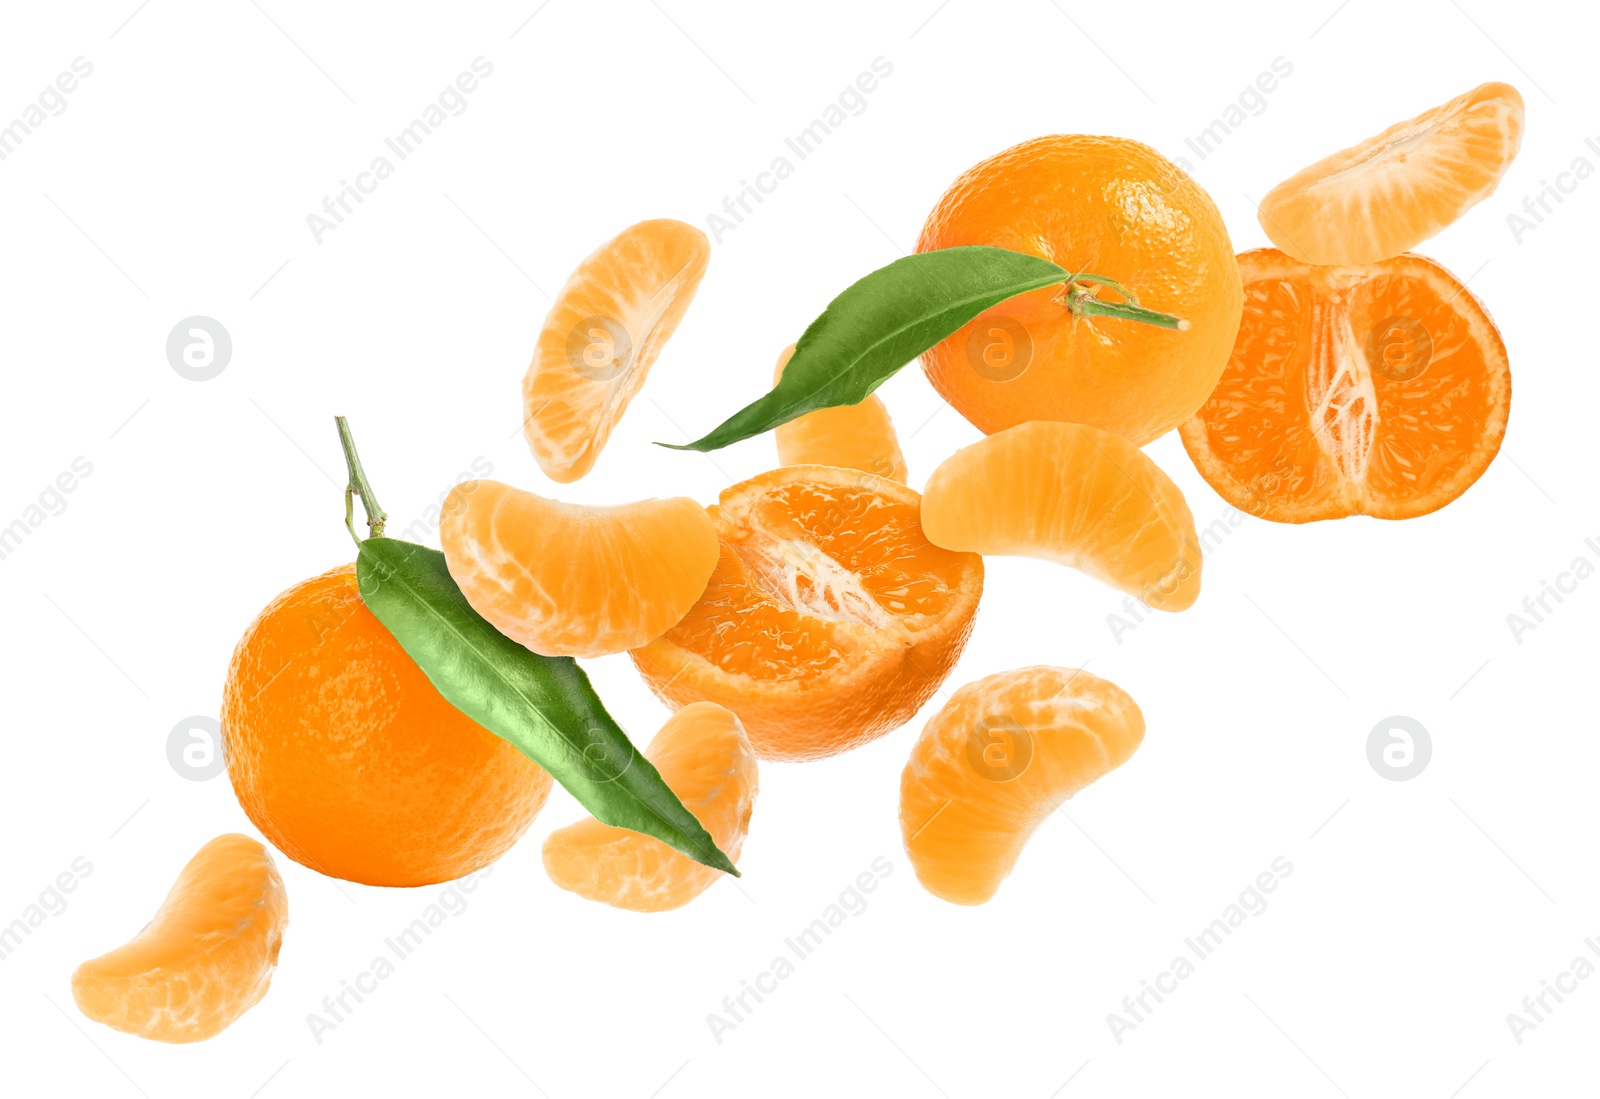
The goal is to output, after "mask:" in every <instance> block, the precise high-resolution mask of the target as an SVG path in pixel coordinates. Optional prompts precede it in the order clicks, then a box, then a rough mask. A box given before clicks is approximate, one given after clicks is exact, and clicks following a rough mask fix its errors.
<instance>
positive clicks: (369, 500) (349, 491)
mask: <svg viewBox="0 0 1600 1099" xmlns="http://www.w3.org/2000/svg"><path fill="white" fill-rule="evenodd" d="M333 422H334V424H335V426H337V427H338V429H339V446H340V448H341V449H342V450H343V451H344V466H345V469H346V470H347V471H349V474H350V481H349V483H348V484H346V485H345V486H344V525H345V529H346V530H348V531H349V532H350V537H351V538H354V539H355V540H356V545H357V546H360V545H361V536H360V535H359V534H357V533H356V526H355V498H356V497H357V496H359V497H361V507H362V509H363V510H364V511H366V513H367V531H368V537H371V538H381V537H383V524H384V522H385V521H386V520H388V518H389V516H388V515H387V514H385V512H384V510H383V508H382V507H381V506H380V505H379V504H378V496H377V493H375V492H373V491H372V484H371V482H369V481H368V480H367V471H366V470H364V469H362V468H361V456H360V455H359V454H357V453H356V440H355V437H354V436H353V435H351V434H350V424H349V422H348V421H347V420H346V419H345V418H344V417H343V416H335V417H334V418H333Z"/></svg>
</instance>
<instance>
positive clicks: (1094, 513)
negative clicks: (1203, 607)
mask: <svg viewBox="0 0 1600 1099" xmlns="http://www.w3.org/2000/svg"><path fill="white" fill-rule="evenodd" d="M922 529H923V530H924V531H925V532H926V533H927V535H928V540H929V541H931V542H932V543H933V544H934V545H936V546H943V547H945V548H946V549H953V550H971V551H973V552H974V553H981V554H983V555H985V556H991V555H999V556H1005V555H1015V556H1021V557H1039V558H1043V559H1044V560H1046V561H1055V562H1057V563H1059V564H1063V565H1070V566H1071V567H1073V568H1075V569H1079V570H1080V571H1082V572H1086V573H1088V574H1089V575H1090V576H1093V577H1095V578H1096V579H1097V580H1101V581H1103V582H1105V583H1107V584H1110V585H1111V586H1112V587H1114V588H1117V589H1119V590H1121V591H1125V592H1128V593H1129V594H1131V595H1134V596H1137V597H1138V598H1139V599H1141V600H1143V601H1144V602H1145V603H1146V604H1148V605H1149V606H1151V607H1154V608H1155V609H1157V610H1163V611H1181V610H1184V609H1185V608H1187V607H1189V606H1190V605H1192V604H1193V603H1194V601H1195V599H1196V598H1197V597H1198V596H1199V594H1200V543H1199V540H1198V539H1197V538H1196V537H1195V532H1194V517H1193V516H1192V515H1190V513H1189V505H1188V504H1186V503H1185V502H1184V499H1183V493H1182V492H1181V491H1179V489H1178V486H1177V485H1175V484H1173V483H1172V479H1171V478H1169V477H1168V476H1167V475H1166V474H1165V473H1163V472H1162V471H1161V468H1160V467H1159V466H1157V465H1156V464H1155V463H1154V462H1152V461H1151V460H1150V459H1149V458H1147V457H1145V455H1144V452H1143V451H1141V450H1140V449H1139V448H1138V447H1136V446H1134V445H1133V444H1132V443H1130V442H1128V441H1127V440H1126V439H1123V438H1122V437H1121V436H1118V435H1113V434H1111V433H1110V432H1107V431H1100V430H1099V429H1097V428H1092V427H1088V426H1086V425H1083V424H1071V423H1061V422H1059V421H1055V420H1035V421H1033V422H1031V423H1025V424H1018V425H1017V426H1016V427H1013V428H1007V429H1006V430H1005V431H1001V432H997V433H995V434H994V435H990V436H989V437H988V438H986V439H983V440H981V441H979V442H977V443H974V444H973V445H971V446H969V447H966V448H964V449H962V450H958V451H956V452H955V453H954V454H952V455H951V456H950V457H948V458H946V459H945V460H944V461H943V462H941V463H940V464H939V468H938V469H936V470H934V471H933V476H932V477H930V478H928V485H927V487H926V488H925V489H924V490H923V493H922Z"/></svg>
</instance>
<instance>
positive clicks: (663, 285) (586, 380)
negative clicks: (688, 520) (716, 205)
mask: <svg viewBox="0 0 1600 1099" xmlns="http://www.w3.org/2000/svg"><path fill="white" fill-rule="evenodd" d="M710 258H711V242H710V241H708V240H707V239H706V235H705V234H704V233H702V232H701V231H700V230H699V229H696V228H695V227H694V226H692V225H686V224H684V223H683V222H681V221H673V220H671V219H670V218H658V219H656V220H654V221H641V222H639V224H637V225H633V226H630V227H629V228H627V229H624V230H623V231H622V232H621V233H618V234H617V235H616V236H615V237H613V238H612V239H611V240H609V241H607V242H606V243H604V244H602V245H601V246H600V247H599V248H597V249H596V250H595V252H594V254H593V255H591V256H590V257H589V258H588V259H586V260H584V261H583V263H582V264H580V265H579V266H578V269H577V270H576V271H574V272H573V273H572V277H571V278H569V279H568V280H567V284H566V286H564V287H562V289H561V293H560V294H558V295H557V296H556V300H555V304H553V305H552V306H551V307H550V312H549V314H548V315H547V316H546V317H545V319H544V327H543V328H542V329H540V331H539V342H538V345H537V347H536V348H535V349H534V353H533V362H532V363H531V364H529V366H528V373H527V375H526V376H525V377H524V378H523V381H522V401H523V434H524V435H525V436H527V439H528V447H529V449H531V450H532V451H533V457H534V459H535V460H536V461H538V463H539V468H540V469H542V470H544V472H545V474H546V475H547V476H548V477H550V479H551V480H553V481H562V482H567V481H576V480H577V479H578V478H580V477H582V476H583V475H584V474H585V473H588V472H589V470H590V469H591V468H592V467H593V466H594V462H595V459H596V458H598V457H599V456H600V451H601V449H602V448H603V447H604V446H605V445H606V440H607V439H609V438H610V437H611V429H612V428H613V427H615V426H616V424H617V421H618V420H620V419H621V418H622V414H623V413H624V412H625V411H627V408H628V402H629V401H631V400H633V397H634V394H636V393H638V392H639V387H640V386H642V385H644V379H645V375H647V374H648V373H649V372H650V367H651V366H652V365H653V364H654V363H655V361H656V356H658V355H660V354H661V348H662V345H663V344H665V343H666V342H667V338H668V337H670V336H671V335H672V333H673V332H674V331H675V330H676V329H677V327H678V322H679V321H681V320H683V314H684V312H685V311H686V310H687V309H688V308H689V302H690V301H692V300H693V299H694V292H695V290H696V289H697V288H698V287H699V285H700V279H701V276H703V275H704V274H705V273H706V263H707V261H708V260H709V259H710Z"/></svg>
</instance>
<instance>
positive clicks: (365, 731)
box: [222, 417, 738, 886]
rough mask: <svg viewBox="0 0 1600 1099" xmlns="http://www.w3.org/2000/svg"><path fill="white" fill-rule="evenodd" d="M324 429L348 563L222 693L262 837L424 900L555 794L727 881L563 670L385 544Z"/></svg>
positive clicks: (633, 753)
mask: <svg viewBox="0 0 1600 1099" xmlns="http://www.w3.org/2000/svg"><path fill="white" fill-rule="evenodd" d="M336 420H337V424H338V429H339V438H340V443H341V446H342V448H343V450H344V456H345V463H346V465H347V467H348V469H349V475H350V480H349V485H348V487H347V488H346V490H345V526H346V527H347V528H348V529H349V531H350V536H351V537H352V538H353V539H355V542H356V561H355V563H354V564H347V565H341V566H339V567H338V568H335V569H333V570H331V571H329V572H327V573H324V574H323V575H321V576H318V577H314V578H312V579H310V580H306V581H304V582H302V583H299V584H296V585H295V586H294V587H292V588H290V589H289V590H288V591H286V592H284V593H283V594H282V595H280V596H278V597H277V598H276V599H274V600H273V601H272V602H271V603H270V604H268V606H267V607H266V609H264V610H263V611H262V612H261V614H260V615H259V616H258V617H257V618H256V620H255V621H254V622H253V623H251V625H250V627H249V628H248V629H247V630H246V631H245V634H244V636H243V637H242V638H241V639H240V641H239V644H238V646H237V647H236V648H235V650H234V653H233V659H232V662H231V663H230V665H229V668H228V679H227V684H226V686H225V688H224V692H223V704H222V743H223V751H224V755H225V757H226V759H227V766H228V777H229V779H230V780H231V781H232V783H233V789H234V793H235V794H236V795H237V796H238V798H239V804H240V805H241V806H242V807H243V808H244V811H245V813H246V814H247V815H248V816H249V817H250V819H251V821H253V822H254V823H255V825H256V827H257V828H259V829H260V830H261V833H262V834H263V835H264V836H266V838H267V839H268V840H270V841H271V842H272V843H273V844H274V845H275V846H276V847H277V848H278V849H279V850H280V851H282V852H283V853H284V854H285V855H288V856H289V857H290V858H291V859H294V860H295V861H296V862H298V863H301V864H302V865H304V866H308V867H310V868H311V869H313V870H317V871H320V872H321V873H323V874H327V875H329V876H331V877H336V878H344V879H347V880H350V881H355V882H361V883H362V884H365V885H387V886H417V885H429V884H433V883H436V882H442V881H449V880H451V879H454V878H459V877H462V876H464V875H466V874H470V873H472V872H474V871H476V870H480V869H482V868H483V867H485V866H487V865H488V864H489V863H491V862H493V861H494V860H495V859H497V858H498V857H499V856H500V855H502V854H503V853H505V851H506V850H507V849H509V848H510V847H511V845H512V844H513V843H515V842H516V841H517V839H518V837H520V836H521V835H522V833H523V832H524V831H526V829H527V827H528V825H529V824H530V823H531V822H532V821H533V818H534V815H535V814H536V813H538V811H539V810H540V808H541V807H543V805H544V803H545V799H546V798H547V797H548V796H549V793H550V786H551V779H552V778H554V779H555V781H557V782H559V783H561V785H562V786H564V787H565V788H566V789H567V790H568V792H570V793H571V794H572V795H573V796H574V797H575V798H576V799H577V800H578V802H579V803H580V804H581V805H583V807H584V808H586V809H588V810H589V812H590V813H592V814H594V816H595V818H596V819H597V820H599V821H601V822H602V823H605V824H610V825H614V826H616V827H619V828H628V829H631V830H633V831H636V832H642V833H644V834H645V835H649V836H653V837H655V838H657V839H659V840H661V841H662V842H664V843H666V844H668V845H669V846H671V847H673V848H674V849H676V850H679V851H682V852H683V853H684V854H686V855H688V856H689V857H690V858H692V859H695V860H696V861H697V862H701V863H703V864H705V865H707V866H711V867H713V868H715V869H717V870H721V871H723V872H724V873H729V874H733V875H735V876H737V874H738V871H737V870H736V869H735V868H734V865H733V863H732V861H731V860H729V858H728V857H727V855H725V854H724V853H723V852H722V851H721V850H719V849H718V848H717V845H716V843H715V841H714V840H713V839H712V838H711V836H710V834H709V833H708V832H707V831H706V829H705V828H704V826H702V825H701V823H700V821H699V820H698V819H696V817H695V816H694V814H693V813H691V812H690V811H689V810H688V809H687V808H685V806H684V804H683V802H682V801H681V800H680V799H679V798H678V796H677V795H676V794H674V793H673V792H672V790H671V789H670V788H669V787H668V786H667V784H666V782H665V781H664V780H663V779H662V778H661V775H660V772H658V771H657V770H656V768H655V766H654V765H653V764H652V763H651V762H650V761H649V760H648V759H646V758H645V757H644V756H643V755H642V754H641V753H640V752H639V751H638V750H637V749H636V748H635V747H634V745H633V743H632V742H631V741H630V740H629V739H628V736H627V734H626V733H625V732H623V730H622V728H621V727H620V726H619V725H618V724H617V723H616V721H615V720H613V719H612V717H611V715H610V714H609V713H607V712H606V709H605V706H604V705H603V704H602V702H601V701H600V698H599V696H598V695H597V694H596V693H595V691H594V688H593V687H592V686H591V685H590V683H589V678H588V676H587V675H585V674H584V671H583V669H582V668H580V667H579V666H578V664H577V663H576V662H575V661H574V660H572V659H571V658H570V657H547V656H540V655H539V654H537V653H534V652H531V651H529V650H528V649H526V648H524V647H523V646H522V645H520V644H518V643H517V642H516V641H513V640H512V639H511V638H509V637H507V636H505V635H504V634H502V633H501V632H500V631H499V630H497V629H496V628H495V627H494V626H493V625H491V624H490V623H489V622H488V620H487V619H485V618H484V617H483V616H482V615H481V614H479V613H478V612H477V611H475V610H473V608H472V607H471V605H470V604H468V602H467V599H466V597H465V596H464V595H463V594H462V592H461V589H460V588H459V587H458V586H457V585H456V583H455V581H454V580H453V579H452V578H451V576H450V572H449V570H448V568H447V567H446V564H445V559H444V554H442V553H440V552H439V551H438V550H435V549H430V548H428V547H426V546H419V545H415V544H413V543H411V542H405V541H401V540H399V539H395V538H386V537H384V535H383V530H384V522H385V520H386V518H387V516H385V514H384V512H383V509H382V508H381V507H380V506H379V505H378V501H377V497H376V495H375V493H374V492H373V489H372V486H371V484H370V483H369V482H368V480H367V475H366V472H365V471H364V469H363V468H362V465H361V460H360V458H359V457H358V456H357V454H356V449H355V441H354V439H353V438H352V436H351V434H350V429H349V425H348V424H347V423H346V422H345V421H344V418H343V417H337V418H336ZM357 498H359V499H360V501H361V504H362V507H363V509H364V510H365V512H366V516H367V526H368V531H369V533H368V536H367V537H362V536H361V535H359V534H357V533H356V525H355V522H354V520H353V511H354V501H355V499H357Z"/></svg>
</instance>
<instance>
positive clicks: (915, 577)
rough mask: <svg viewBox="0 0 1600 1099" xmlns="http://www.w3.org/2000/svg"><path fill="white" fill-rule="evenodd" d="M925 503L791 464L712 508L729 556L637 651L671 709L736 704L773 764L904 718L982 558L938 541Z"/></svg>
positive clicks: (956, 651)
mask: <svg viewBox="0 0 1600 1099" xmlns="http://www.w3.org/2000/svg"><path fill="white" fill-rule="evenodd" d="M920 503H921V498H920V497H919V496H918V495H917V494H916V493H915V492H913V491H912V490H911V489H909V488H907V487H906V486H905V485H903V484H900V483H898V482H895V481H890V480H888V479H887V478H883V477H875V476H873V475H872V474H870V473H863V472H860V471H857V470H848V469H841V468H838V467H835V466H815V465H812V466H785V467H783V468H781V469H774V470H770V471H769V472H767V473H763V474H759V475H758V476H755V477H752V478H751V479H750V480H748V481H744V482H742V483H740V484H737V485H734V486H733V487H731V488H729V489H727V490H726V491H725V492H723V494H722V498H721V500H720V501H719V502H718V503H717V504H715V505H713V506H712V507H710V508H708V509H707V510H708V511H709V512H710V515H711V518H712V520H713V521H714V522H715V523H716V528H717V537H718V538H719V539H720V541H721V556H720V558H719V559H718V561H717V566H716V569H715V571H714V572H713V573H712V575H711V582H710V583H709V584H708V585H706V590H705V594H704V595H703V596H701V598H700V601H699V602H698V603H696V604H695V605H694V607H692V608H691V609H690V611H689V613H688V614H686V615H684V617H683V620H682V621H681V622H679V623H678V624H677V625H676V626H674V627H672V629H670V630H668V631H667V632H666V633H665V634H664V635H663V636H662V637H660V638H659V639H658V640H656V641H653V642H651V643H650V644H649V645H646V646H644V647H643V648H639V649H635V650H634V651H633V660H634V663H635V664H636V665H638V668H639V671H640V673H641V674H642V675H643V676H644V678H645V681H646V682H647V683H648V684H649V685H650V688H651V689H652V690H653V691H655V693H656V694H657V695H658V696H659V697H660V698H661V699H662V700H663V701H665V702H666V703H667V704H668V705H669V706H672V707H673V708H674V709H676V708H678V707H680V706H684V705H687V704H688V703H690V702H698V701H711V702H716V703H719V704H720V705H723V706H726V707H727V708H728V709H730V710H732V711H733V712H734V713H736V714H738V715H739V720H740V721H741V722H743V724H744V727H745V731H746V732H747V733H748V734H749V736H750V742H751V743H752V744H753V745H755V750H756V754H757V755H759V756H760V757H761V758H763V759H786V760H804V759H819V758H821V757H823V756H830V755H833V754H835V753H838V752H843V751H846V750H848V749H850V748H854V747H856V746H858V745H861V744H865V743H866V742H867V741H869V740H872V739H874V738H876V737H878V736H881V735H882V734H883V733H885V732H888V731H889V730H890V729H894V728H897V727H898V726H900V725H901V724H902V723H904V722H905V721H906V720H907V719H908V718H910V717H911V715H912V714H914V713H916V712H917V710H918V708H919V707H921V705H922V704H923V703H924V702H926V701H927V700H928V698H929V696H931V695H932V694H933V692H934V691H935V690H936V689H937V688H938V686H939V684H940V683H941V682H943V680H944V678H945V676H946V675H948V674H949V672H950V669H951V667H953V666H954V665H955V662H956V659H957V658H958V657H959V656H960V655H961V649H962V647H963V646H964V645H965V644H966V640H967V635H968V634H969V633H970V632H971V630H972V618H973V615H974V614H975V613H976V611H977V608H978V597H979V595H980V594H981V593H982V591H983V560H982V558H980V557H979V556H978V555H977V554H973V553H952V552H951V551H949V550H944V549H940V548H939V547H938V546H935V545H932V544H931V543H930V542H929V541H928V539H927V538H926V537H925V536H924V535H923V532H922V525H921V522H920V519H919V505H920Z"/></svg>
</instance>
